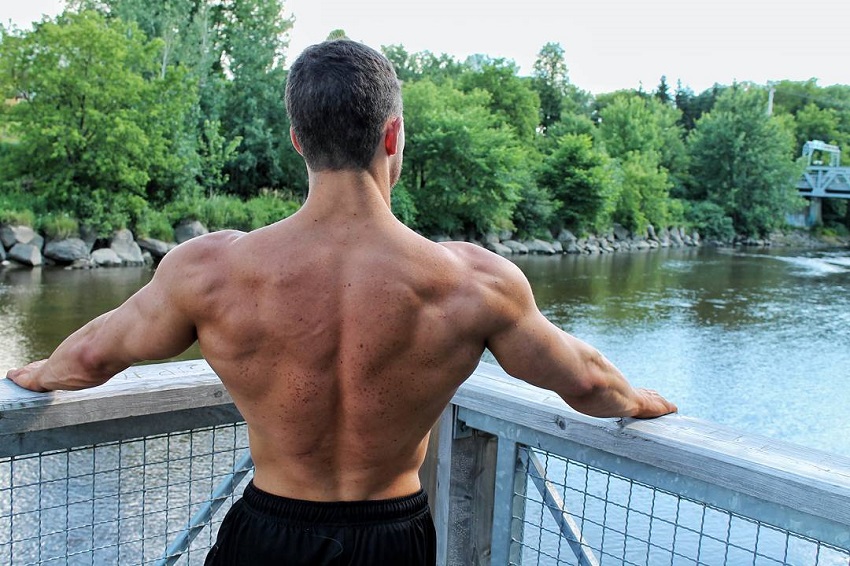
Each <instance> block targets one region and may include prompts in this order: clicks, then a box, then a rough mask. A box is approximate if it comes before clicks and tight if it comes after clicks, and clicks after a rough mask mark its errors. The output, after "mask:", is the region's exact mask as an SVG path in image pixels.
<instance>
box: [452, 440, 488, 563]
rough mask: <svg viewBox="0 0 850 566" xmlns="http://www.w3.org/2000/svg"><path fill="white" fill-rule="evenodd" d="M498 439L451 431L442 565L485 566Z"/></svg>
mask: <svg viewBox="0 0 850 566" xmlns="http://www.w3.org/2000/svg"><path fill="white" fill-rule="evenodd" d="M497 448H498V439H497V437H495V436H492V435H490V434H486V433H483V432H480V431H477V430H476V431H468V430H463V427H461V428H460V429H458V428H457V427H456V429H455V438H454V440H453V441H452V458H451V486H450V494H449V499H450V505H451V509H450V511H449V533H448V541H447V545H448V548H447V556H446V559H447V561H446V564H463V565H464V566H467V565H468V566H488V565H489V564H490V545H491V539H490V536H491V533H492V529H493V499H494V497H493V496H494V485H495V481H496V454H497Z"/></svg>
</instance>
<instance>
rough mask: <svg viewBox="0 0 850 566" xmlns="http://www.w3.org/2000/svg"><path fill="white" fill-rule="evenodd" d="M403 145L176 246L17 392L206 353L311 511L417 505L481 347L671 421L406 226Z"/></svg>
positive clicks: (510, 367)
mask: <svg viewBox="0 0 850 566" xmlns="http://www.w3.org/2000/svg"><path fill="white" fill-rule="evenodd" d="M292 137H293V143H294V145H295V147H296V149H298V150H299V151H300V147H299V144H298V140H297V139H296V137H295V135H294V134H293V136H292ZM403 146H404V127H403V123H402V120H401V118H399V117H396V118H392V119H390V120H388V121H387V122H386V125H385V127H384V136H383V140H382V143H381V144H380V145H379V147H378V148H376V151H375V156H374V159H373V160H372V163H371V166H370V167H369V169H368V170H362V171H361V170H343V171H321V172H315V171H310V170H309V169H308V174H309V187H310V188H309V197H308V198H307V200H306V202H305V203H304V205H303V207H302V208H301V209H300V210H299V211H298V212H297V213H296V214H295V215H293V216H291V217H290V218H287V219H285V220H282V221H280V222H278V223H276V224H273V225H271V226H268V227H266V228H262V229H260V230H256V231H254V232H250V233H247V234H246V233H242V232H234V231H225V232H216V233H212V234H208V235H205V236H201V237H199V238H196V239H193V240H190V241H189V242H186V243H184V244H182V245H180V246H178V247H177V248H175V249H174V250H173V251H171V252H170V253H169V254H168V255H167V256H166V257H165V258H164V259H163V261H162V263H161V264H160V266H159V268H158V269H157V271H156V274H155V276H154V277H153V279H152V280H151V282H150V283H149V284H148V285H146V286H145V287H144V288H143V289H141V290H140V291H139V292H138V293H136V294H135V295H134V296H132V297H131V298H130V299H128V300H127V301H126V302H125V303H124V304H123V305H121V306H120V307H118V308H117V309H115V310H113V311H111V312H108V313H106V314H104V315H102V316H100V317H98V318H97V319H95V320H93V321H92V322H90V323H89V324H87V325H86V326H84V327H83V328H82V329H80V330H78V331H77V332H76V333H74V334H73V335H71V336H70V337H69V338H68V339H66V340H65V341H64V342H63V343H62V344H61V345H60V346H59V347H58V348H57V349H56V351H55V352H54V353H53V354H52V355H51V356H50V358H49V359H47V360H42V361H39V362H34V363H32V364H29V365H27V366H25V367H23V368H20V369H13V370H10V371H9V372H8V374H7V377H8V378H9V379H11V380H12V381H14V382H15V383H17V384H18V385H20V386H22V387H25V388H27V389H30V390H33V391H53V390H60V389H82V388H86V387H93V386H96V385H99V384H101V383H104V382H105V381H107V380H108V379H109V378H110V377H112V376H113V375H115V374H116V373H119V372H121V371H123V370H124V369H125V368H127V367H128V366H130V365H131V364H133V363H136V362H139V361H142V360H156V359H164V358H168V357H171V356H174V355H177V354H179V353H180V352H182V351H184V350H185V349H186V348H188V347H189V346H190V345H191V344H192V343H193V342H194V341H195V340H197V341H198V342H199V344H200V347H201V351H202V352H203V354H204V357H205V358H206V359H207V361H208V362H209V364H210V366H212V368H213V369H214V370H215V372H216V373H217V374H218V375H219V377H220V378H221V380H222V382H223V383H224V385H225V387H226V388H227V390H228V391H229V392H230V394H231V395H232V397H233V400H234V402H235V403H236V406H237V407H238V409H239V411H240V412H241V413H242V415H243V416H244V418H245V420H246V422H247V423H248V430H249V441H250V447H251V454H252V456H253V459H254V463H255V466H256V471H255V475H254V483H255V484H256V486H257V487H258V488H260V489H261V490H264V491H266V492H269V493H273V494H277V495H282V496H285V497H291V498H298V499H307V500H314V501H354V500H374V499H385V498H392V497H400V496H406V495H409V494H411V493H414V492H416V491H417V490H418V489H419V488H420V483H419V477H418V471H419V467H420V466H421V464H422V462H423V460H424V457H425V447H426V445H427V440H428V433H429V431H430V429H431V427H432V426H433V425H434V423H435V421H436V420H437V418H438V417H439V415H440V413H441V412H442V410H443V409H444V407H445V406H446V404H447V403H448V402H449V401H450V399H451V397H452V395H453V394H454V392H455V390H456V389H457V388H458V386H460V384H461V383H463V381H464V380H465V379H466V378H467V377H468V376H469V375H470V374H471V373H472V371H473V370H474V369H475V367H476V365H477V363H478V360H479V357H480V356H481V354H482V353H483V351H484V349H485V348H489V349H490V350H491V351H492V352H493V354H494V355H495V356H496V359H497V360H498V361H499V363H500V364H501V365H502V367H503V368H504V369H505V370H506V371H507V372H508V373H510V374H511V375H513V376H515V377H518V378H520V379H523V380H525V381H527V382H528V383H531V384H534V385H537V386H540V387H545V388H547V389H551V390H552V391H554V392H556V393H558V394H559V395H560V396H561V397H562V398H563V399H564V400H565V401H566V402H567V403H568V404H570V405H571V406H572V407H573V408H575V409H577V410H578V411H581V412H583V413H586V414H589V415H593V416H598V417H611V416H624V417H638V418H649V417H656V416H659V415H663V414H666V413H670V412H673V411H675V410H676V407H675V406H674V405H673V404H672V403H670V402H668V401H666V400H665V399H664V398H662V397H661V396H660V395H658V394H657V393H655V392H654V391H650V390H645V389H636V388H633V387H632V386H631V385H629V383H628V381H626V379H625V378H624V377H623V375H622V374H621V373H620V372H619V371H618V370H617V369H616V368H615V367H614V366H613V365H612V364H611V363H610V362H608V361H607V360H606V359H605V358H604V357H603V356H602V355H601V354H600V353H599V352H598V351H597V350H596V349H594V348H592V347H591V346H589V345H588V344H586V343H584V342H582V341H580V340H578V339H576V338H574V337H572V336H570V335H569V334H567V333H565V332H564V331H562V330H560V329H559V328H557V327H556V326H554V325H553V324H551V323H550V322H549V321H548V320H547V319H546V318H544V317H543V315H541V313H540V311H539V310H538V309H537V307H536V305H535V302H534V298H533V296H532V293H531V288H530V286H529V284H528V281H527V280H526V278H525V276H524V275H523V274H522V272H521V271H520V270H519V269H518V268H517V267H516V266H515V265H513V264H512V263H511V262H509V261H507V260H505V259H503V258H501V257H499V256H497V255H495V254H492V253H490V252H488V251H486V250H484V249H482V248H480V247H477V246H475V245H472V244H467V243H458V242H451V243H442V244H437V243H433V242H431V241H429V240H427V239H425V238H423V237H421V236H419V235H417V234H416V233H415V232H413V231H411V230H409V229H408V228H406V227H405V226H404V225H403V224H402V223H400V222H399V221H398V220H396V218H395V217H394V216H393V215H392V213H391V210H390V191H391V187H392V186H393V184H394V183H395V182H396V181H397V180H398V176H399V173H400V171H401V155H402V150H403Z"/></svg>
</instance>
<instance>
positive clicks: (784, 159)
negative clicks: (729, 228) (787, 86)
mask: <svg viewBox="0 0 850 566" xmlns="http://www.w3.org/2000/svg"><path fill="white" fill-rule="evenodd" d="M766 104H767V100H766V95H765V93H764V91H761V90H757V89H752V88H750V89H745V88H742V87H733V88H731V89H729V90H727V91H726V92H724V93H723V94H721V95H720V97H719V98H718V100H717V104H716V105H715V107H714V109H713V110H712V111H711V112H709V113H708V114H706V115H704V116H703V117H702V118H700V119H699V120H698V121H697V124H696V127H695V129H694V131H693V132H692V133H691V135H690V137H689V139H688V141H689V147H690V150H691V160H692V161H691V174H692V176H693V186H692V187H691V191H690V195H689V196H690V197H691V198H692V199H694V200H705V201H709V202H712V203H714V204H716V205H718V206H719V207H720V208H721V209H722V210H723V211H724V213H725V214H726V215H728V216H729V217H730V218H732V221H733V225H734V228H735V230H736V231H737V232H738V233H740V234H745V235H752V236H761V235H766V234H768V233H769V232H770V231H771V230H772V229H774V228H776V227H778V226H781V225H783V224H784V222H785V214H786V212H788V211H789V210H790V209H791V208H792V207H793V206H794V205H795V204H797V203H798V202H799V198H798V197H797V195H796V190H795V189H794V184H795V182H796V180H797V178H798V177H799V175H800V173H801V165H800V164H799V163H795V161H794V154H793V138H792V136H791V135H790V133H789V132H788V131H787V130H786V129H785V128H783V127H782V126H781V125H780V123H779V121H778V120H777V119H776V118H775V117H770V116H767V114H766V112H765V109H766Z"/></svg>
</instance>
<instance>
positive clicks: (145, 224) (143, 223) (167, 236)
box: [134, 209, 174, 242]
mask: <svg viewBox="0 0 850 566" xmlns="http://www.w3.org/2000/svg"><path fill="white" fill-rule="evenodd" d="M134 228H135V230H134V232H135V234H136V237H137V238H154V239H156V240H162V241H164V242H171V241H173V240H174V228H173V227H172V226H171V222H169V221H168V215H167V214H166V213H165V212H162V211H159V210H151V209H147V210H146V211H145V212H144V213H142V215H141V216H140V217H139V218H138V219H137V220H136V225H135V226H134Z"/></svg>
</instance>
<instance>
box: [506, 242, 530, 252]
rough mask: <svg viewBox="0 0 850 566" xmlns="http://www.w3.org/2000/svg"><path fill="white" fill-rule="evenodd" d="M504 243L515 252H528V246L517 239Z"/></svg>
mask: <svg viewBox="0 0 850 566" xmlns="http://www.w3.org/2000/svg"><path fill="white" fill-rule="evenodd" d="M502 245H503V246H505V247H507V248H508V249H510V250H511V252H513V253H515V254H527V253H528V248H527V247H525V246H524V245H523V244H521V243H519V242H517V241H516V240H505V241H504V242H502Z"/></svg>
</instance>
